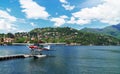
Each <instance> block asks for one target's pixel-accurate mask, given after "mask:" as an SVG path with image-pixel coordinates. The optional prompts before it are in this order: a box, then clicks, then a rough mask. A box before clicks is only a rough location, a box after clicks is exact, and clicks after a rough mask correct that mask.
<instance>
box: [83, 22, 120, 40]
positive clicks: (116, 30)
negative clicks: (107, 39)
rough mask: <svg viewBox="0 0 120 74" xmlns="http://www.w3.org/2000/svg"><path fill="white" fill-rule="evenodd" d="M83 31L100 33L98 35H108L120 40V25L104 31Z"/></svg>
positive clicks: (94, 29)
mask: <svg viewBox="0 0 120 74" xmlns="http://www.w3.org/2000/svg"><path fill="white" fill-rule="evenodd" d="M81 31H82V32H91V33H98V34H106V35H110V36H114V37H116V38H119V39H120V24H117V25H112V26H108V27H105V28H103V29H97V28H84V29H82V30H81Z"/></svg>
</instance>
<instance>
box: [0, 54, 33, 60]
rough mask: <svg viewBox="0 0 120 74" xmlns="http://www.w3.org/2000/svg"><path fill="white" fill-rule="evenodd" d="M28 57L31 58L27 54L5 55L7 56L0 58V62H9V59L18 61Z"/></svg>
mask: <svg viewBox="0 0 120 74" xmlns="http://www.w3.org/2000/svg"><path fill="white" fill-rule="evenodd" d="M28 57H32V56H31V55H29V54H16V55H7V56H0V61H3V60H10V59H18V58H28Z"/></svg>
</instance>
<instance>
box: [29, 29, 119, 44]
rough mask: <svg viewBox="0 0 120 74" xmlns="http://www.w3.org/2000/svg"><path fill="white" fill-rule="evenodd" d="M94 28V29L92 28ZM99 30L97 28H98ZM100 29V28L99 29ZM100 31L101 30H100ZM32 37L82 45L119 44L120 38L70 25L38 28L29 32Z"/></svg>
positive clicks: (44, 40)
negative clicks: (89, 31) (84, 30)
mask: <svg viewBox="0 0 120 74" xmlns="http://www.w3.org/2000/svg"><path fill="white" fill-rule="evenodd" d="M91 30H93V29H91ZM96 30H97V29H96ZM97 31H98V30H97ZM99 31H100V30H99ZM29 34H30V35H31V37H33V36H34V37H36V38H37V37H38V35H39V37H40V39H41V40H42V41H43V42H52V43H61V42H65V43H67V44H71V43H77V44H80V45H119V44H120V39H117V38H115V37H112V36H108V35H103V34H95V33H88V32H83V31H79V30H76V29H73V28H69V27H57V28H51V27H48V28H36V29H33V30H32V31H30V32H29Z"/></svg>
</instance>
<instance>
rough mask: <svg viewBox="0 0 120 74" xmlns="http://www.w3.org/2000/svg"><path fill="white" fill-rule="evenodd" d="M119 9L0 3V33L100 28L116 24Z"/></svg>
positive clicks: (53, 0)
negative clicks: (44, 28) (47, 28)
mask: <svg viewBox="0 0 120 74" xmlns="http://www.w3.org/2000/svg"><path fill="white" fill-rule="evenodd" d="M119 5H120V1H118V0H0V33H8V32H12V33H15V32H28V31H30V30H32V29H34V28H42V27H66V26H68V27H72V28H76V29H82V28H85V27H88V28H104V27H106V26H110V25H116V24H118V23H120V14H119V13H120V9H119Z"/></svg>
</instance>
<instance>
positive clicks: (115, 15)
mask: <svg viewBox="0 0 120 74" xmlns="http://www.w3.org/2000/svg"><path fill="white" fill-rule="evenodd" d="M119 5H120V1H118V0H103V3H102V4H99V5H97V6H95V7H91V8H83V9H81V10H80V11H78V12H75V13H72V15H73V16H72V17H75V19H76V20H74V21H76V22H78V21H79V22H82V21H83V23H82V24H86V23H90V22H92V21H96V20H97V21H100V22H102V23H108V24H118V23H120V8H119Z"/></svg>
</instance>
